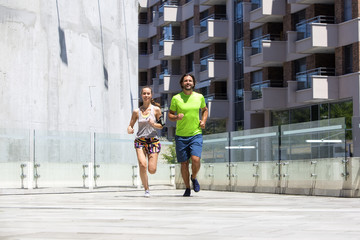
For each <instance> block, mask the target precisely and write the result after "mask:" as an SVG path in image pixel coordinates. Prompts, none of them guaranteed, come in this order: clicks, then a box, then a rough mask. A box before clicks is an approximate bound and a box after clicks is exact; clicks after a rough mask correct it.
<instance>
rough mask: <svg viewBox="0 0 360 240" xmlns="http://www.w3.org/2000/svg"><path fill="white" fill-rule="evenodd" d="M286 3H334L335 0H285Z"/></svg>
mask: <svg viewBox="0 0 360 240" xmlns="http://www.w3.org/2000/svg"><path fill="white" fill-rule="evenodd" d="M287 3H292V4H309V5H312V4H334V3H335V0H287Z"/></svg>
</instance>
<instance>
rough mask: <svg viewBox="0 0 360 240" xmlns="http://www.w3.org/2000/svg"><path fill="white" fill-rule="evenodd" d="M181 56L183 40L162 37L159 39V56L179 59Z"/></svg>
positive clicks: (165, 58) (164, 58)
mask: <svg viewBox="0 0 360 240" xmlns="http://www.w3.org/2000/svg"><path fill="white" fill-rule="evenodd" d="M180 57H181V40H175V39H161V40H160V41H159V55H158V58H159V59H162V60H169V59H177V58H180Z"/></svg>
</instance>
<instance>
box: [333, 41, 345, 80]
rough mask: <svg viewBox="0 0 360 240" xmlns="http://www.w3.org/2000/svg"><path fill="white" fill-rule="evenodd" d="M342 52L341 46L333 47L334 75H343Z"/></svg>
mask: <svg viewBox="0 0 360 240" xmlns="http://www.w3.org/2000/svg"><path fill="white" fill-rule="evenodd" d="M343 54H344V50H343V48H342V47H338V48H336V49H335V75H337V76H339V75H343V72H344V71H343V69H344V66H343V61H342V60H343Z"/></svg>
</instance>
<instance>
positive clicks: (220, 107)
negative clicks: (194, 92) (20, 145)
mask: <svg viewBox="0 0 360 240" xmlns="http://www.w3.org/2000/svg"><path fill="white" fill-rule="evenodd" d="M206 99H207V103H208V110H209V118H212V119H216V118H217V119H224V118H228V117H229V101H228V100H221V99H216V97H215V96H207V98H206Z"/></svg>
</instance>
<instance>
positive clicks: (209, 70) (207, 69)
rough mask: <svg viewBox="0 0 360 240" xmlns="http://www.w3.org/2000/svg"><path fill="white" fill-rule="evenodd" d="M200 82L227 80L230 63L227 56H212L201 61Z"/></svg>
mask: <svg viewBox="0 0 360 240" xmlns="http://www.w3.org/2000/svg"><path fill="white" fill-rule="evenodd" d="M199 75H200V76H199V79H200V81H203V80H206V79H209V78H211V79H227V78H228V75H229V62H228V60H226V54H212V55H209V56H206V57H204V58H201V59H200V73H199Z"/></svg>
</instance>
